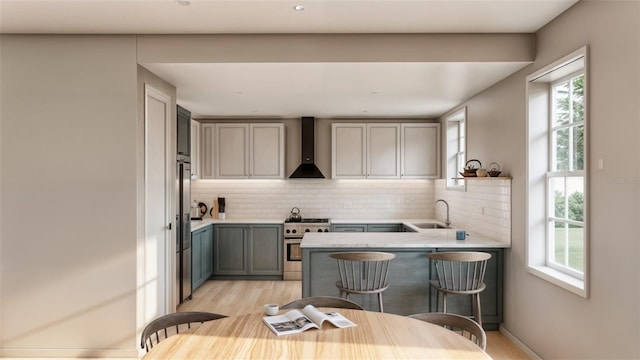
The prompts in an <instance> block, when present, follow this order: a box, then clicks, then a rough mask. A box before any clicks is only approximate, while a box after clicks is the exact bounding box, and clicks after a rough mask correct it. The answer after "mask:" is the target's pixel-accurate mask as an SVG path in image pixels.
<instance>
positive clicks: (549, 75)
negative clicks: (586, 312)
mask: <svg viewBox="0 0 640 360" xmlns="http://www.w3.org/2000/svg"><path fill="white" fill-rule="evenodd" d="M587 50H588V49H587V47H586V46H585V47H582V48H580V49H578V50H576V51H574V52H572V53H571V54H568V55H567V56H564V57H563V58H561V59H559V60H557V61H555V62H554V63H552V64H549V65H547V66H545V67H543V68H542V69H540V70H538V71H536V72H534V73H532V74H530V75H529V76H527V78H526V106H527V112H526V113H527V149H526V151H527V154H526V156H527V194H526V200H527V204H526V221H527V224H526V229H527V231H526V244H527V256H526V257H527V270H528V272H529V273H531V274H533V275H535V276H538V277H540V278H542V279H544V280H547V281H549V282H551V283H553V284H556V285H557V286H560V287H562V288H564V289H566V290H568V291H570V292H573V293H575V294H577V295H580V296H582V297H585V298H587V297H588V296H589V286H588V285H589V221H588V219H589V217H588V214H589V207H588V198H589V191H588V189H589V186H588V181H589V179H588V176H587V174H588V173H589V172H588V164H589V143H588V118H589V117H588V116H589V114H588V108H589V97H588V93H589V79H588V72H589V71H588V54H587V52H588V51H587ZM578 73H583V74H584V118H583V122H582V125H583V126H584V128H583V129H584V133H583V134H584V143H583V145H584V159H583V160H584V164H583V165H584V166H583V167H584V168H583V170H579V171H575V170H573V169H572V166H573V165H570V168H569V171H553V170H554V168H553V167H552V166H551V165H553V161H554V159H552V154H553V149H552V146H553V143H552V142H553V141H552V135H553V131H554V130H556V129H558V128H565V127H566V128H569V127H573V126H576V123H571V122H570V123H569V124H567V125H555V124H552V117H553V113H552V111H553V110H552V88H553V86H554V85H555V84H558V83H560V82H562V81H565V80H566V79H568V78H569V77H574V76H576V75H577V74H578ZM557 177H564V178H570V177H582V178H583V180H584V214H583V220H584V221H583V222H574V221H572V220H567V219H558V220H560V221H562V222H563V223H567V224H573V223H575V224H576V225H580V226H583V228H584V247H583V251H584V254H583V258H584V263H583V270H584V272H583V273H582V274H581V273H580V272H578V271H575V270H573V269H570V268H568V267H565V266H562V265H558V264H554V263H552V262H550V261H549V259H550V257H551V254H552V251H554V248H553V246H552V245H553V244H551V243H550V242H551V238H550V231H554V230H553V229H552V228H551V227H552V226H553V225H552V224H553V220H555V219H557V218H555V212H553V213H552V209H554V206H552V205H553V204H551V203H550V202H551V201H553V199H552V195H551V192H550V190H549V181H550V179H551V178H557ZM565 194H566V198H568V196H569V195H570V194H568V193H567V192H566V191H565ZM565 201H567V200H565ZM565 206H566V205H565Z"/></svg>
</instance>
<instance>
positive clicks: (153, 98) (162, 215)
mask: <svg viewBox="0 0 640 360" xmlns="http://www.w3.org/2000/svg"><path fill="white" fill-rule="evenodd" d="M171 123H172V122H171V109H170V98H169V96H167V95H165V94H163V93H161V92H159V91H158V90H155V89H153V88H152V87H149V86H146V87H145V174H144V182H145V240H144V254H145V255H144V258H145V261H144V271H143V274H144V275H143V276H144V281H143V282H142V284H144V285H143V286H144V292H143V293H144V297H145V298H144V303H145V304H144V308H145V311H144V317H145V319H144V321H145V323H148V322H149V321H151V320H153V319H154V318H156V317H158V316H159V315H162V314H166V313H168V312H170V311H173V309H175V304H176V303H175V297H176V296H175V294H176V289H175V281H174V280H175V276H172V274H173V275H175V274H176V271H175V250H176V249H175V244H173V241H172V231H171V230H170V229H169V227H168V225H169V224H170V223H172V222H174V221H173V219H172V212H171V209H172V207H171V195H170V194H171V191H172V189H173V187H172V186H173V175H174V170H173V169H174V167H173V166H171V165H173V164H172V163H171V159H172V157H171V156H170V151H171V149H172V147H171V142H170V139H172V137H171V134H172V131H171ZM172 245H173V246H172ZM172 255H173V256H172ZM172 294H173V295H172Z"/></svg>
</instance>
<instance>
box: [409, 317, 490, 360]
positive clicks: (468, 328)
mask: <svg viewBox="0 0 640 360" xmlns="http://www.w3.org/2000/svg"><path fill="white" fill-rule="evenodd" d="M409 317H410V318H414V319H418V320H422V321H426V322H429V323H432V324H436V325H439V326H443V327H445V328H448V329H449V330H452V331H454V332H457V333H459V334H460V335H462V336H463V337H465V338H467V339H469V340H471V341H473V342H474V343H475V344H476V345H478V346H479V347H480V348H481V349H482V351H485V350H486V349H487V334H486V333H485V332H484V329H483V328H482V326H480V324H478V323H477V322H475V321H473V320H471V319H469V318H468V317H465V316H462V315H458V314H447V313H422V314H413V315H409Z"/></svg>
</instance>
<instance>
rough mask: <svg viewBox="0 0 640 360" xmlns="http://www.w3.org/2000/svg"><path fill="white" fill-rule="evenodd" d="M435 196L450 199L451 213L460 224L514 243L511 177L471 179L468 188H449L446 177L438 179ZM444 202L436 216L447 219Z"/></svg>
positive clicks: (457, 224)
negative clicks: (464, 189)
mask: <svg viewBox="0 0 640 360" xmlns="http://www.w3.org/2000/svg"><path fill="white" fill-rule="evenodd" d="M434 192H435V194H434V198H435V199H444V200H446V201H447V202H448V203H449V208H450V209H449V217H450V219H451V223H452V224H453V225H454V226H455V227H456V228H462V229H467V230H470V231H474V232H478V233H480V234H482V235H485V236H488V237H491V238H494V239H496V240H499V241H503V242H506V243H511V180H510V179H469V180H467V191H459V190H447V189H446V184H445V181H444V180H436V181H435V189H434ZM445 213H446V208H445V206H444V205H440V204H439V205H438V206H437V207H436V217H437V218H438V219H440V220H441V219H444V217H445Z"/></svg>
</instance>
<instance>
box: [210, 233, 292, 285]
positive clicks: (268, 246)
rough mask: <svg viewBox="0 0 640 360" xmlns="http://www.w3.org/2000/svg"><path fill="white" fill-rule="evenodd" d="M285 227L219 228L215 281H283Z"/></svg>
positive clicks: (214, 245) (214, 244)
mask: <svg viewBox="0 0 640 360" xmlns="http://www.w3.org/2000/svg"><path fill="white" fill-rule="evenodd" d="M283 242H284V240H283V238H282V225H268V224H267V225H265V224H228V225H227V224H225V225H216V226H215V237H214V242H213V247H214V254H215V256H214V264H215V268H214V270H213V275H214V277H215V278H231V277H236V278H247V279H248V278H273V279H282V273H283V263H282V258H283V248H282V247H283Z"/></svg>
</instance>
